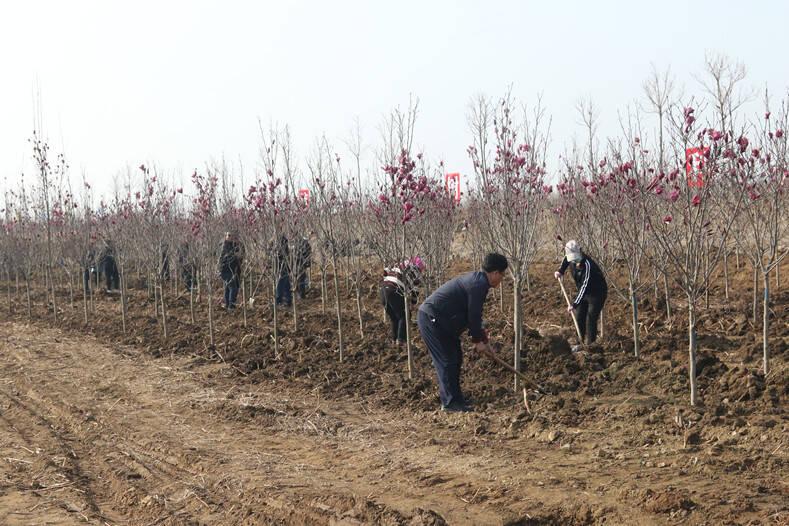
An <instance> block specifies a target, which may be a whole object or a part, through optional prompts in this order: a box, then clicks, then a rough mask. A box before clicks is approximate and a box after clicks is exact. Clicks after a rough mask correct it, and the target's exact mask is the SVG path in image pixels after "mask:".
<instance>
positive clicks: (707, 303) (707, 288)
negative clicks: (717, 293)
mask: <svg viewBox="0 0 789 526" xmlns="http://www.w3.org/2000/svg"><path fill="white" fill-rule="evenodd" d="M704 308H705V309H709V308H710V243H709V241H707V242H706V243H705V247H704Z"/></svg>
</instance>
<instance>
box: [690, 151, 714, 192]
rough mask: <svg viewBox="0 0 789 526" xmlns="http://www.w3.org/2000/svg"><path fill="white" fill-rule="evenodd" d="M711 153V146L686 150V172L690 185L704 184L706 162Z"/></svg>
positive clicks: (694, 186) (692, 186) (695, 186)
mask: <svg viewBox="0 0 789 526" xmlns="http://www.w3.org/2000/svg"><path fill="white" fill-rule="evenodd" d="M709 154H710V148H709V146H704V147H702V148H687V149H686V150H685V173H687V176H688V186H689V187H691V188H701V187H703V186H704V164H705V163H706V162H707V156H709Z"/></svg>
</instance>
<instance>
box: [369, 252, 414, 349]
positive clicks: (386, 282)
mask: <svg viewBox="0 0 789 526" xmlns="http://www.w3.org/2000/svg"><path fill="white" fill-rule="evenodd" d="M424 270H425V263H424V261H422V258H420V257H419V256H415V257H413V258H411V259H407V260H405V261H403V262H401V263H398V264H397V265H393V266H391V267H387V268H385V269H384V278H383V280H382V281H381V289H380V298H381V304H382V305H383V306H384V310H385V311H386V315H387V316H388V317H389V323H390V324H391V328H392V330H391V333H390V334H391V339H392V343H394V344H395V345H403V344H404V343H405V341H406V326H405V309H406V300H405V298H406V296H410V300H411V304H412V305H413V304H415V303H416V299H417V297H418V295H419V285H421V283H422V272H424Z"/></svg>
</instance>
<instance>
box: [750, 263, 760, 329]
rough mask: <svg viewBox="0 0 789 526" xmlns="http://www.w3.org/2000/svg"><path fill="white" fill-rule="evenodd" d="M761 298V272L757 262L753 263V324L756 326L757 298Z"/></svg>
mask: <svg viewBox="0 0 789 526" xmlns="http://www.w3.org/2000/svg"><path fill="white" fill-rule="evenodd" d="M758 296H759V270H758V269H757V268H756V262H755V261H754V262H753V305H752V307H753V309H752V313H751V315H752V317H753V324H754V325H756V308H757V307H756V305H757V303H758V300H757V297H758Z"/></svg>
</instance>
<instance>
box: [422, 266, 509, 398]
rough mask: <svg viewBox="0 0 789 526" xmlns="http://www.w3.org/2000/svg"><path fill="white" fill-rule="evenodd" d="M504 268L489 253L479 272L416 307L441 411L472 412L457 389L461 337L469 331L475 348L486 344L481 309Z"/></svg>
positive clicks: (457, 280) (458, 279)
mask: <svg viewBox="0 0 789 526" xmlns="http://www.w3.org/2000/svg"><path fill="white" fill-rule="evenodd" d="M507 266H508V263H507V258H506V257H504V256H502V255H501V254H496V253H491V254H488V255H487V256H485V261H484V263H483V265H482V270H478V271H475V272H469V273H467V274H463V275H460V276H458V277H456V278H454V279H452V280H450V281H447V282H446V283H444V284H443V285H441V286H440V287H439V288H438V289H436V290H435V291H434V292H433V294H431V295H430V296H429V297H428V298H427V299H426V300H425V301H424V303H422V305H420V306H419V312H418V314H417V318H416V320H417V325H418V326H419V332H420V334H421V335H422V339H423V340H424V341H425V345H427V348H428V351H429V352H430V357H431V358H432V360H433V367H435V369H436V376H437V377H438V393H439V397H440V398H441V409H442V410H444V411H450V412H458V411H459V412H466V411H470V410H471V408H470V405H469V404H468V403H467V401H466V399H465V398H464V397H463V392H462V391H461V389H460V368H461V366H462V364H463V349H462V348H461V345H460V336H461V335H462V334H463V332H465V331H466V330H468V333H469V335H470V336H471V341H472V342H474V343H475V344H476V345H477V347H478V348H479V347H484V346H487V345H488V335H487V333H486V332H485V329H484V328H483V327H482V307H483V305H484V303H485V298H486V297H487V295H488V290H490V289H491V288H496V287H498V286H499V284H500V283H501V281H502V279H504V273H505V272H506V270H507Z"/></svg>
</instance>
